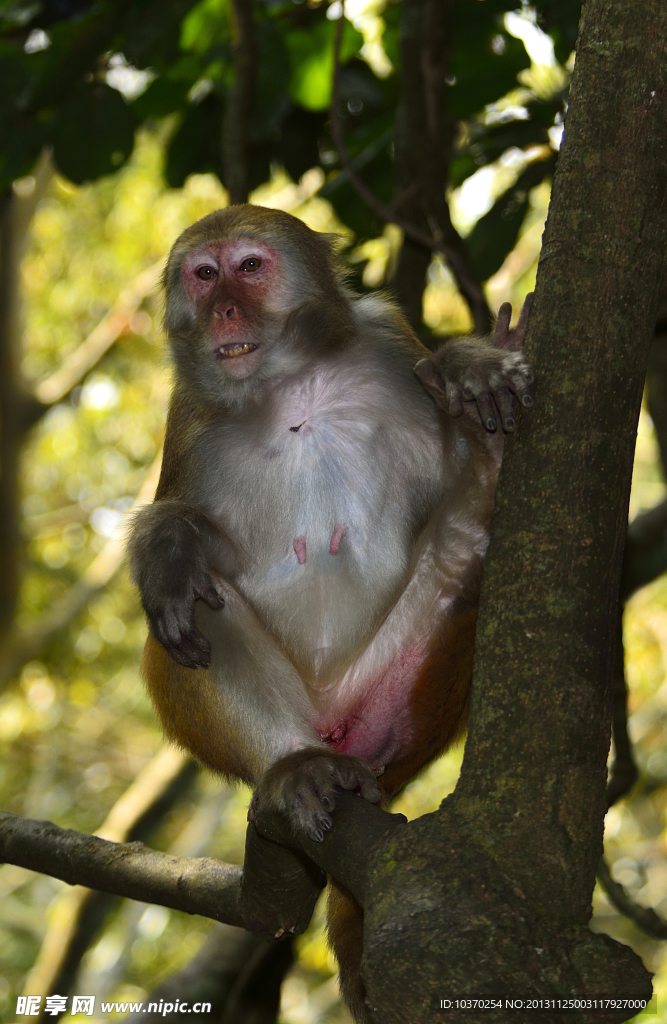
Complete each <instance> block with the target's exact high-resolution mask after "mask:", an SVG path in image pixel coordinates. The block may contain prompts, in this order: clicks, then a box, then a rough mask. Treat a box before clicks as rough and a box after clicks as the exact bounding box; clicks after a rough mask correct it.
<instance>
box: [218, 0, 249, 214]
mask: <svg viewBox="0 0 667 1024" xmlns="http://www.w3.org/2000/svg"><path fill="white" fill-rule="evenodd" d="M232 12H233V15H232V25H233V32H234V43H233V48H232V50H233V59H234V70H235V72H236V77H235V81H234V85H233V87H232V89H231V92H230V94H229V96H228V97H227V103H226V105H225V115H224V118H223V128H222V170H223V179H224V183H225V186H226V188H227V190H228V191H229V201H230V203H232V204H234V203H246V202H247V201H248V192H249V180H248V153H247V129H248V119H249V118H250V114H251V112H252V107H253V103H254V99H255V77H256V68H257V43H256V39H255V23H254V20H253V16H252V2H251V0H232Z"/></svg>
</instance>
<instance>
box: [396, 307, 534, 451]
mask: <svg viewBox="0 0 667 1024" xmlns="http://www.w3.org/2000/svg"><path fill="white" fill-rule="evenodd" d="M531 300H532V294H531V295H528V296H527V297H526V301H525V303H524V306H523V309H522V311H521V316H520V318H519V322H518V323H517V326H516V328H515V329H514V330H513V331H510V330H509V323H510V318H511V316H512V307H511V305H510V304H509V302H505V303H503V305H502V306H501V307H500V310H499V313H498V322H497V324H496V329H495V332H494V334H493V335H492V336H491V337H490V338H489V339H486V340H484V341H481V340H479V339H474V338H456V339H454V340H453V341H450V342H448V343H447V344H445V345H443V346H442V348H440V349H438V351H437V352H435V353H434V354H433V355H432V356H430V357H428V358H427V359H422V360H420V362H418V363H417V365H416V367H415V373H416V374H417V376H418V377H419V379H420V380H421V382H422V384H423V385H424V387H425V388H426V390H427V391H428V392H429V394H431V395H432V396H433V398H434V399H435V401H436V403H437V405H438V406H439V407H440V408H441V409H444V411H445V412H447V413H448V414H449V415H450V416H456V417H458V416H461V415H462V414H463V413H466V414H467V415H466V416H465V417H464V421H463V422H464V423H465V422H466V421H467V422H468V423H470V424H475V423H476V424H477V426H479V421H480V420H481V423H482V425H483V426H484V429H485V430H487V431H489V432H491V433H493V432H494V431H496V430H497V427H498V420H500V424H501V425H502V428H503V430H504V431H505V433H510V432H511V431H512V430H514V427H515V425H516V421H515V418H514V409H513V401H512V394H514V395H515V396H516V397H517V398H518V399H519V401H520V402H521V404H522V405H524V406H526V407H527V408H528V407H530V406H531V405H532V404H533V395H532V389H531V384H532V381H533V374H532V372H531V370H530V367H529V366H528V364H527V363H526V362H525V360H524V358H523V354H522V346H523V340H524V336H525V333H526V327H527V325H528V315H529V312H530V305H531ZM471 413H472V414H473V415H472V416H471V415H470V414H471ZM477 413H478V414H479V416H477Z"/></svg>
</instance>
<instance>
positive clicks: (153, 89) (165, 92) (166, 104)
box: [132, 78, 189, 123]
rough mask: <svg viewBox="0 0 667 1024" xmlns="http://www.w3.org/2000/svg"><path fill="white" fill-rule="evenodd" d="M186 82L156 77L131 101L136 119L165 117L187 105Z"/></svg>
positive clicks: (139, 120)
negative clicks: (144, 90)
mask: <svg viewBox="0 0 667 1024" xmlns="http://www.w3.org/2000/svg"><path fill="white" fill-rule="evenodd" d="M188 88H189V86H188V83H187V82H172V81H170V80H169V79H168V78H156V79H155V81H154V82H151V84H150V85H149V86H148V88H147V89H146V92H144V93H142V94H141V96H138V97H137V99H136V100H134V101H133V103H132V110H133V112H134V116H135V117H136V119H137V121H138V122H139V123H141V122H142V121H147V120H148V119H149V118H158V117H166V116H167V115H168V114H173V113H174V112H175V111H177V110H182V109H183V108H184V107H185V106H187V95H188Z"/></svg>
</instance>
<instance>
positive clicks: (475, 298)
mask: <svg viewBox="0 0 667 1024" xmlns="http://www.w3.org/2000/svg"><path fill="white" fill-rule="evenodd" d="M343 20H344V15H342V14H341V16H340V18H339V19H338V25H337V26H336V37H335V44H334V74H333V86H332V99H331V111H330V116H331V134H332V137H333V140H334V144H335V146H336V150H337V151H338V156H339V158H340V163H341V165H342V167H343V172H344V174H345V175H346V177H347V179H348V180H349V182H350V184H351V186H352V187H353V188H355V190H356V193H357V194H358V196H359V197H360V199H362V200H363V202H364V203H366V205H367V206H368V208H369V210H371V211H372V213H373V214H374V215H375V216H376V217H377V219H378V220H379V221H380V222H381V223H384V224H397V226H398V227H400V228H401V229H402V231H403V233H404V234H405V237H406V238H407V239H409V240H410V241H411V242H414V243H416V245H418V246H421V247H422V248H423V249H426V250H427V251H428V252H437V253H441V254H442V255H443V256H444V257H445V259H446V260H447V263H448V265H449V267H450V269H451V271H452V273H453V275H454V278H455V280H456V283H457V285H458V287H459V290H460V292H461V294H462V295H463V297H464V298H465V300H466V301H467V303H468V305H469V306H470V310H471V312H472V315H473V319H474V324H475V329H476V330H478V331H481V332H482V333H486V332H487V331H488V330H489V327H490V325H491V313H490V311H489V307H488V305H487V301H486V298H485V295H484V290H483V289H482V286H481V285H480V283H478V282H477V281H476V279H475V278H474V275H473V274H472V272H471V270H470V268H469V267H468V266H467V265H466V262H465V260H464V259H463V257H462V256H461V254H460V253H459V252H457V250H456V248H455V247H454V246H452V245H448V244H447V243H446V242H445V241H443V239H436V238H434V237H433V236H431V234H428V233H427V232H426V231H422V230H420V229H419V228H418V227H416V226H415V225H414V224H413V223H412V222H411V221H409V220H406V219H405V218H403V217H400V216H398V215H397V213H395V209H397V207H398V205H399V203H394V204H393V206H391V207H389V206H386V205H385V204H384V203H382V202H381V201H380V200H379V199H378V198H377V197H376V196H375V194H374V193H373V190H372V189H371V188H369V186H368V185H367V184H366V182H365V181H364V179H363V178H362V177H361V175H360V174H359V171H358V165H357V162H356V161H355V160H352V158H351V157H350V156H349V153H348V151H347V146H346V145H345V139H344V135H343V130H342V125H341V122H340V116H339V113H338V97H339V92H340V70H341V69H340V44H341V40H342V28H343ZM431 105H432V103H431ZM431 114H432V112H431ZM337 180H338V179H337V178H334V180H333V181H332V182H331V183H330V184H329V188H330V190H332V189H333V187H334V185H335V182H336V181H337ZM412 187H413V188H415V189H419V187H420V186H419V183H413V186H412ZM441 187H442V182H441ZM325 188H326V186H325ZM405 200H406V197H405V195H404V196H402V197H399V201H400V203H402V202H405ZM443 202H445V201H444V200H443ZM449 226H450V227H452V225H451V221H450V222H449ZM452 230H453V228H452Z"/></svg>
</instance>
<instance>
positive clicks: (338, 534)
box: [329, 526, 347, 555]
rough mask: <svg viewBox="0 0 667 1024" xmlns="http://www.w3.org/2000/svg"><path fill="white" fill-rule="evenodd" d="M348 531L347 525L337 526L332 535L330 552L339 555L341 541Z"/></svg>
mask: <svg viewBox="0 0 667 1024" xmlns="http://www.w3.org/2000/svg"><path fill="white" fill-rule="evenodd" d="M346 533H347V526H337V527H336V528H335V530H334V532H333V533H332V535H331V544H330V545H329V554H330V555H337V554H338V548H339V547H340V542H341V541H342V539H343V537H344V536H345V534H346Z"/></svg>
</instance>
